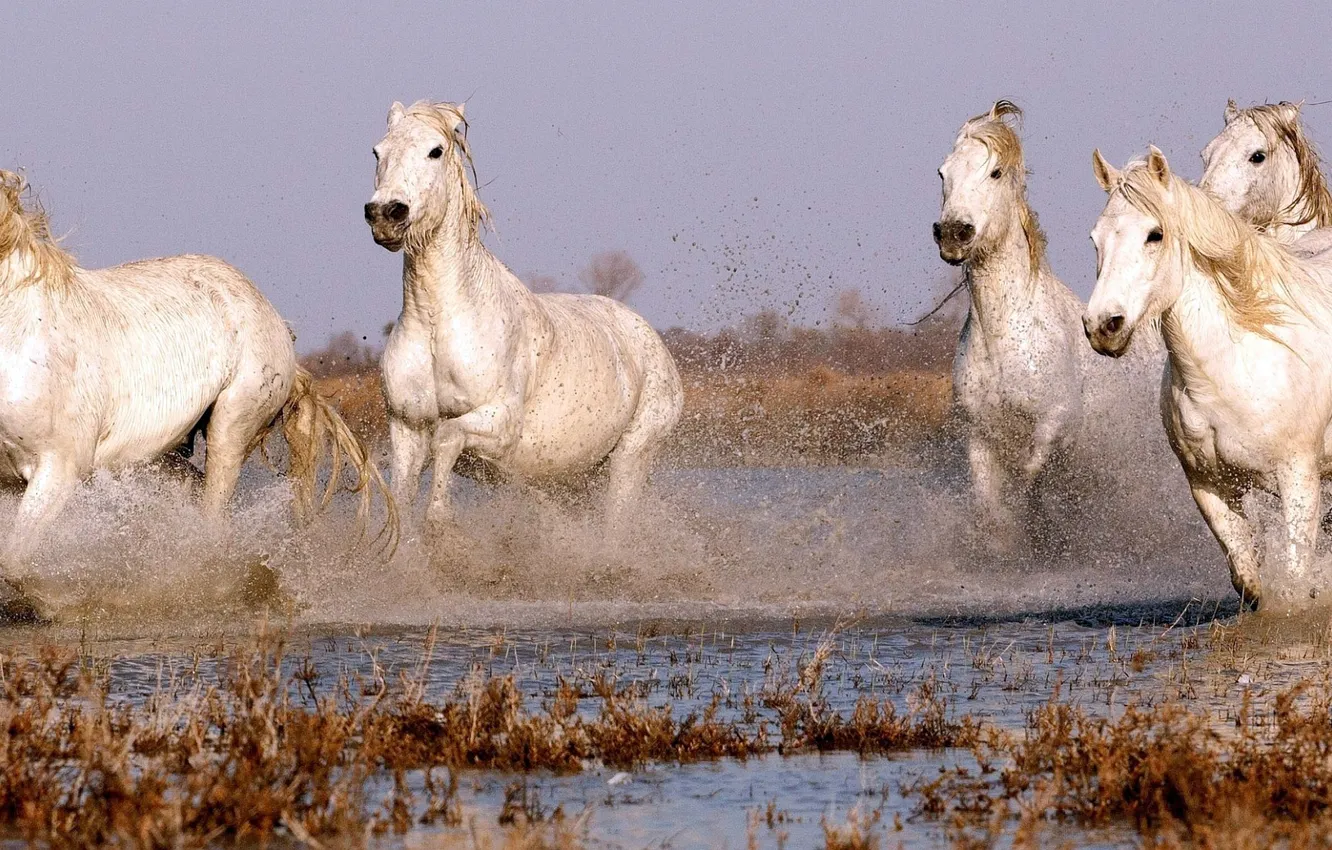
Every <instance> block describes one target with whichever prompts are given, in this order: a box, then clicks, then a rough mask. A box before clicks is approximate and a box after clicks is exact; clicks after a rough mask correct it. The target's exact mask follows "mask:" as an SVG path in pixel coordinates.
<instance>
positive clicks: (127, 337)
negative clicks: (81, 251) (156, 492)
mask: <svg viewBox="0 0 1332 850" xmlns="http://www.w3.org/2000/svg"><path fill="white" fill-rule="evenodd" d="M84 275H85V276H84V281H83V282H84V283H85V284H86V287H87V290H86V291H87V292H88V293H89V302H90V304H89V306H93V307H94V309H93V310H83V311H80V310H78V309H74V310H72V313H73V315H72V316H71V318H72V319H73V320H74V326H75V327H77V326H81V325H84V324H89V325H91V324H94V323H95V324H97V325H99V326H100V330H99V331H98V332H96V333H92V332H90V333H89V337H92V338H97V340H98V341H97V345H96V354H97V357H96V364H95V366H96V372H97V374H96V378H95V382H96V384H97V386H98V389H99V390H100V393H99V395H100V397H101V398H100V401H101V407H102V417H101V418H102V432H103V433H102V438H101V440H100V443H99V446H98V451H97V456H98V462H99V465H105V464H110V465H117V464H118V463H125V462H138V461H141V460H147V459H151V458H154V457H156V456H158V455H160V454H161V453H162V452H163V451H165V450H168V449H170V448H172V447H173V446H174V445H175V444H177V443H179V442H180V440H181V439H183V438H184V437H185V436H187V435H188V434H189V433H190V431H191V429H193V427H194V426H195V424H196V423H197V422H199V420H200V418H201V417H202V416H203V415H204V414H205V413H206V412H207V411H208V409H209V408H210V407H211V406H212V404H213V402H214V401H216V399H217V397H218V395H219V394H220V393H221V392H222V391H223V390H224V389H226V388H227V387H228V386H229V385H231V384H232V383H233V382H235V381H237V380H238V379H240V377H242V376H243V373H244V372H245V371H246V370H247V368H251V364H253V363H255V362H265V363H271V364H272V367H273V368H275V369H276V370H277V371H279V372H287V371H293V370H294V368H295V352H294V348H293V346H292V339H291V335H290V332H289V331H288V330H287V328H286V326H285V324H284V323H283V322H282V320H281V318H280V317H279V316H278V314H277V311H276V310H275V309H274V308H273V306H272V305H271V304H270V303H269V302H268V300H267V299H266V298H264V297H263V295H262V294H260V293H259V292H258V290H257V289H256V288H255V287H254V285H253V284H252V283H251V282H250V281H249V280H248V279H247V278H246V277H245V276H244V275H243V274H241V273H240V272H239V271H238V270H236V269H235V268H234V267H232V266H230V265H228V264H226V263H224V262H222V261H221V260H217V259H215V258H212V257H204V256H199V255H184V256H179V257H168V258H163V259H157V260H144V261H139V262H134V263H128V264H125V265H122V266H116V267H113V268H108V269H101V270H97V271H92V272H86V273H84ZM94 313H95V315H94Z"/></svg>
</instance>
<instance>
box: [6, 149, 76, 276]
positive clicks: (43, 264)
mask: <svg viewBox="0 0 1332 850" xmlns="http://www.w3.org/2000/svg"><path fill="white" fill-rule="evenodd" d="M25 199H26V201H27V203H26V204H25V202H24V201H25ZM18 252H22V253H25V254H26V255H27V256H28V258H29V262H30V263H31V266H32V268H31V271H30V272H29V274H28V275H27V276H26V277H25V278H24V279H23V280H21V281H18V283H19V284H28V283H37V282H43V283H45V284H46V285H48V286H53V287H60V286H64V285H65V284H67V283H69V281H70V280H71V279H72V278H73V275H74V258H73V257H72V256H70V254H69V253H68V252H67V251H65V250H64V249H63V248H61V247H60V245H59V243H58V242H57V241H56V239H55V237H53V236H52V235H51V224H50V220H49V219H48V218H47V215H46V211H45V210H43V209H42V205H41V204H40V203H39V202H38V201H37V200H36V199H35V198H33V197H32V193H31V191H30V190H29V187H28V181H27V180H25V179H24V177H23V175H21V174H18V173H16V172H13V171H4V170H0V260H3V259H5V258H8V257H9V256H11V255H13V254H15V253H18Z"/></svg>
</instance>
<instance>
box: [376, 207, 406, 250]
mask: <svg viewBox="0 0 1332 850" xmlns="http://www.w3.org/2000/svg"><path fill="white" fill-rule="evenodd" d="M410 213H411V210H410V209H409V208H408V206H407V205H406V204H404V203H403V202H402V201H388V202H386V203H377V202H375V201H371V202H370V203H368V204H366V205H365V223H366V224H368V225H370V235H371V236H373V237H374V239H375V244H376V245H379V246H380V247H382V248H387V249H388V250H390V251H400V250H402V246H403V243H405V242H406V241H407V222H408V217H409V215H410Z"/></svg>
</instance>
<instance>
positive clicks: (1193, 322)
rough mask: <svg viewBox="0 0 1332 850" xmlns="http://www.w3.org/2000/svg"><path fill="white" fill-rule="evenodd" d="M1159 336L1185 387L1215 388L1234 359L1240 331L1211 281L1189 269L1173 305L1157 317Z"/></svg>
mask: <svg viewBox="0 0 1332 850" xmlns="http://www.w3.org/2000/svg"><path fill="white" fill-rule="evenodd" d="M1161 336H1162V338H1163V339H1164V341H1165V345H1166V349H1167V350H1168V351H1169V352H1170V359H1171V362H1172V363H1173V364H1174V366H1175V369H1176V371H1177V372H1179V373H1180V375H1182V376H1183V378H1184V382H1185V384H1186V385H1193V386H1200V385H1207V384H1211V385H1216V384H1217V383H1219V381H1218V380H1217V377H1218V376H1219V375H1220V374H1221V371H1222V369H1224V368H1225V367H1226V365H1227V364H1230V363H1232V362H1233V361H1234V359H1235V357H1237V356H1238V353H1239V352H1238V344H1237V340H1238V339H1239V338H1240V336H1241V333H1240V329H1239V328H1237V327H1236V326H1235V322H1234V320H1232V319H1231V318H1230V312H1229V310H1228V308H1227V307H1226V304H1225V301H1224V299H1223V298H1222V296H1221V293H1220V292H1218V291H1217V285H1216V283H1215V281H1213V280H1211V279H1210V278H1208V277H1207V276H1206V275H1205V274H1203V273H1202V272H1201V271H1199V270H1197V269H1196V268H1192V267H1190V268H1189V270H1188V271H1187V272H1186V273H1185V276H1184V285H1183V287H1182V288H1181V289H1180V294H1179V297H1178V298H1176V299H1175V303H1174V304H1172V305H1170V307H1169V308H1168V309H1166V310H1165V312H1163V313H1162V315H1161Z"/></svg>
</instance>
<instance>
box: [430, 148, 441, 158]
mask: <svg viewBox="0 0 1332 850" xmlns="http://www.w3.org/2000/svg"><path fill="white" fill-rule="evenodd" d="M443 155H444V148H442V147H440V146H439V145H435V146H434V147H433V148H431V149H430V158H431V159H439V158H440V157H441V156H443Z"/></svg>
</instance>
